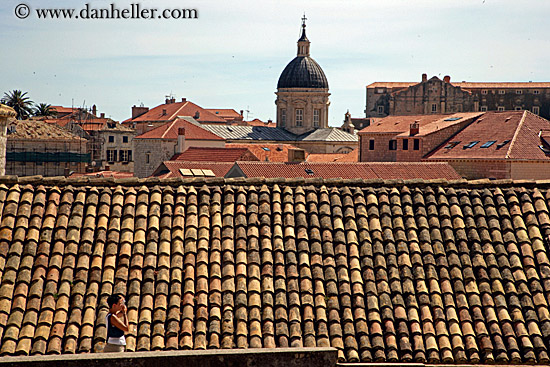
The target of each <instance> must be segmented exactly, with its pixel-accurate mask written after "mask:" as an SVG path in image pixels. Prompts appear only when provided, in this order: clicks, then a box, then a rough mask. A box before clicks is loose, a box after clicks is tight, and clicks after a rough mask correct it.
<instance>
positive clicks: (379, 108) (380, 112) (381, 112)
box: [378, 106, 384, 114]
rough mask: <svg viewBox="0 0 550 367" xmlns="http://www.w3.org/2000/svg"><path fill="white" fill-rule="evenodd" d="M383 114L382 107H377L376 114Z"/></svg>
mask: <svg viewBox="0 0 550 367" xmlns="http://www.w3.org/2000/svg"><path fill="white" fill-rule="evenodd" d="M383 113H384V106H378V114H383Z"/></svg>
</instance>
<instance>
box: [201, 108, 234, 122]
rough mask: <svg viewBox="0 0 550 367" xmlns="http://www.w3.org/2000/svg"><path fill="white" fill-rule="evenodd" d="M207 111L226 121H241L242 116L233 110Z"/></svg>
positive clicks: (208, 109)
mask: <svg viewBox="0 0 550 367" xmlns="http://www.w3.org/2000/svg"><path fill="white" fill-rule="evenodd" d="M205 110H206V111H208V112H211V113H213V114H214V115H216V116H218V117H221V118H223V119H224V120H235V119H241V120H242V118H243V117H242V115H241V114H240V113H238V112H237V111H235V110H234V109H232V108H205Z"/></svg>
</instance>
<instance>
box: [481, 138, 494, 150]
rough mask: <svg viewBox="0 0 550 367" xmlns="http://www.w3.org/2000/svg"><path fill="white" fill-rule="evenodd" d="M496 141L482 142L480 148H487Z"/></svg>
mask: <svg viewBox="0 0 550 367" xmlns="http://www.w3.org/2000/svg"><path fill="white" fill-rule="evenodd" d="M496 142H497V141H496V140H489V141H488V142H487V143H484V144H483V145H482V146H481V148H489V147H490V146H491V145H493V144H494V143H496Z"/></svg>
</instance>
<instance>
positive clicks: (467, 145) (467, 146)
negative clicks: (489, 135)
mask: <svg viewBox="0 0 550 367" xmlns="http://www.w3.org/2000/svg"><path fill="white" fill-rule="evenodd" d="M477 143H479V140H475V141H471V142H469V143H468V144H466V145H464V146H463V147H462V149H470V148H473V147H475V146H476V144H477Z"/></svg>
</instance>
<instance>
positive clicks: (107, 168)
mask: <svg viewBox="0 0 550 367" xmlns="http://www.w3.org/2000/svg"><path fill="white" fill-rule="evenodd" d="M103 170H104V171H110V170H111V166H109V165H106V166H105V168H104V169H103Z"/></svg>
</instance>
